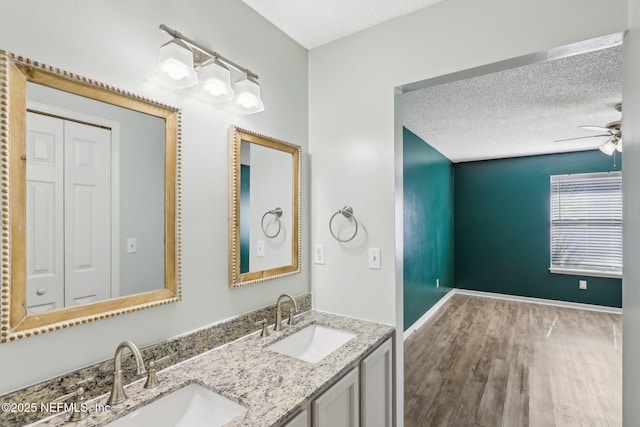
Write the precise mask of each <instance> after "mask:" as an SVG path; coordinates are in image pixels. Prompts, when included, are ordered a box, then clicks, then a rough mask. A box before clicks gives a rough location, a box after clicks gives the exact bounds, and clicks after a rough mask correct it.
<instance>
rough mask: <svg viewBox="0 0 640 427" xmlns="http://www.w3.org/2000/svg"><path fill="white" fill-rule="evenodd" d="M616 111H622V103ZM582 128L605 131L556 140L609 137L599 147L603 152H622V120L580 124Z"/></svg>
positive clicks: (617, 106) (617, 105)
mask: <svg viewBox="0 0 640 427" xmlns="http://www.w3.org/2000/svg"><path fill="white" fill-rule="evenodd" d="M615 109H616V111H618V112H622V104H616V106H615ZM580 127H581V128H582V129H587V130H593V131H596V132H604V133H601V134H599V135H589V136H580V137H577V138H567V139H559V140H557V141H555V142H562V141H572V140H576V139H585V138H601V137H605V136H606V137H608V138H609V139H607V141H606V142H605V143H604V144H602V145H601V146H600V147H598V149H599V150H600V151H602V152H603V153H605V154H607V155H609V156H611V155H612V154H613V152H614V151H616V150H617V151H618V152H622V121H620V120H616V121H615V122H611V123H608V124H606V125H605V126H580Z"/></svg>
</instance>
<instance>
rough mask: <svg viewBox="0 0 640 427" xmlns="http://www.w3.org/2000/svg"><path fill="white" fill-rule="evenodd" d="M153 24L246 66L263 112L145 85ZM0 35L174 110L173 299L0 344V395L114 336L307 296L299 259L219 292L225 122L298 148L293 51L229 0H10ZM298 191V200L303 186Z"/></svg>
mask: <svg viewBox="0 0 640 427" xmlns="http://www.w3.org/2000/svg"><path fill="white" fill-rule="evenodd" d="M160 24H166V25H169V26H171V27H173V28H175V29H177V30H179V31H181V32H182V33H184V34H185V35H187V36H188V37H190V38H193V39H195V40H197V41H198V42H200V43H201V44H203V45H204V46H207V47H209V48H211V49H213V50H216V51H218V52H220V53H221V54H223V55H225V56H227V57H229V58H230V59H232V60H233V61H235V62H238V63H240V64H242V65H243V66H246V67H248V68H250V69H251V70H254V71H255V72H256V73H258V74H259V75H260V80H259V81H260V84H261V86H262V95H263V100H264V103H265V111H264V112H262V113H259V114H255V115H252V116H241V115H237V114H233V113H230V112H227V111H225V110H223V109H221V108H220V107H219V106H215V105H208V104H206V103H204V102H202V101H200V100H198V99H196V98H195V97H193V96H191V95H189V92H188V91H178V90H172V89H165V88H163V87H160V86H158V85H156V84H154V83H153V82H152V81H151V76H152V74H153V70H154V67H155V65H156V63H157V58H158V51H159V48H160V46H161V45H162V44H163V43H165V42H167V41H168V40H169V37H168V36H167V35H166V34H164V33H162V32H160V31H159V30H158V26H159V25H160ZM0 40H2V46H1V47H0V48H2V49H4V50H7V51H10V52H15V53H17V54H19V55H22V56H25V57H28V58H32V59H34V60H38V61H40V62H42V63H45V64H49V65H52V66H55V67H58V68H61V69H65V70H68V71H72V72H74V73H77V74H80V75H84V76H87V77H90V78H92V79H94V80H98V81H102V82H105V83H108V84H110V85H113V86H116V87H119V88H122V89H124V90H127V91H130V92H133V93H137V94H139V95H142V96H144V97H147V98H150V99H153V100H156V101H159V102H162V103H164V104H168V105H173V106H175V107H179V108H181V109H182V132H181V134H182V224H183V225H182V243H183V244H182V254H183V256H182V266H183V269H182V272H183V294H182V295H183V297H182V301H181V302H179V303H176V304H170V305H165V306H161V307H156V308H153V309H148V310H143V311H138V312H135V313H130V314H126V315H123V316H118V317H114V318H109V319H103V320H99V321H96V322H91V323H88V324H84V325H80V326H75V327H72V328H66V329H63V330H59V331H55V332H51V333H46V334H44V335H38V336H33V337H30V338H27V339H23V340H19V341H14V342H10V343H6V344H2V345H0V378H2V381H1V382H0V394H3V393H5V392H8V391H11V390H14V389H17V388H21V387H24V386H26V385H29V384H32V383H35V382H38V381H41V380H43V379H45V378H50V377H53V376H55V375H58V374H62V373H64V372H68V371H71V370H75V369H78V368H80V367H82V366H85V365H87V364H90V363H94V362H97V361H100V360H104V359H108V358H110V357H112V356H113V352H114V351H115V348H116V346H117V345H118V343H119V342H121V341H122V340H123V339H130V340H132V341H133V342H135V343H136V344H138V345H139V346H145V345H148V344H151V343H156V342H159V341H161V340H163V339H165V338H167V337H171V336H175V335H178V334H182V333H185V332H187V331H191V330H193V329H196V328H199V327H202V326H204V325H208V324H211V323H214V322H218V321H221V320H223V319H227V318H229V317H233V316H235V315H238V314H240V313H245V312H248V311H251V310H254V309H257V308H260V307H264V306H266V305H269V304H273V303H275V301H276V298H277V297H278V295H279V294H281V293H283V292H289V293H292V294H294V295H300V294H304V293H307V292H308V291H309V270H308V265H309V264H308V262H307V259H308V258H304V259H303V264H302V266H303V267H302V273H301V274H297V275H293V276H288V277H286V278H283V279H278V280H274V281H271V282H267V283H264V284H259V285H253V286H247V287H244V288H241V289H230V288H229V287H228V222H227V220H228V200H229V182H228V166H229V165H228V159H229V126H230V125H231V124H235V125H238V126H240V127H243V128H246V129H249V130H252V131H255V132H257V133H261V134H264V135H268V136H271V137H274V138H277V139H282V140H284V141H289V142H291V143H294V144H298V145H301V146H302V147H303V152H307V151H306V148H307V147H308V142H307V137H308V98H307V86H308V85H307V81H308V65H307V57H308V52H307V51H306V50H305V49H303V48H302V47H301V46H300V45H298V44H296V43H295V42H293V41H292V40H291V39H290V38H289V37H287V36H285V35H284V34H283V33H282V32H280V31H279V30H277V29H275V28H274V27H273V26H272V25H271V24H270V23H268V22H267V21H266V20H265V19H263V18H262V17H260V16H258V15H257V14H255V13H254V12H253V11H252V10H250V9H249V8H248V7H247V6H245V5H244V4H243V3H242V2H239V1H236V0H216V1H215V2H211V1H205V0H189V1H188V2H180V3H179V2H173V1H168V0H159V1H152V0H140V1H135V2H131V1H126V0H112V1H108V2H105V1H101V0H86V1H82V2H77V1H75V0H59V1H56V2H51V1H48V0H32V1H28V2H13V3H12V4H11V6H10V7H5V8H3V11H2V13H1V14H0ZM234 77H239V76H234ZM307 173H308V168H307V165H306V159H303V174H307ZM303 182H308V179H303ZM303 194H304V196H303V206H308V204H306V203H304V202H305V198H306V197H307V194H308V188H306V187H303ZM303 218H309V215H308V212H306V213H304V212H303ZM308 235H309V233H308V224H307V223H306V222H304V223H303V230H302V236H308ZM303 245H305V246H306V241H303ZM305 257H306V253H305ZM43 354H46V355H47V357H46V360H45V359H43V357H42V355H43Z"/></svg>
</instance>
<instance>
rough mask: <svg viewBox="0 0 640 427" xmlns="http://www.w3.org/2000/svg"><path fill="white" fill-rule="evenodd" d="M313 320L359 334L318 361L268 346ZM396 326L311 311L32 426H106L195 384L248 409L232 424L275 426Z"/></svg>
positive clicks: (311, 322) (317, 393) (352, 364)
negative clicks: (117, 396)
mask: <svg viewBox="0 0 640 427" xmlns="http://www.w3.org/2000/svg"><path fill="white" fill-rule="evenodd" d="M313 323H316V324H318V325H324V326H329V327H332V328H336V329H342V330H345V331H349V332H353V333H355V334H357V336H356V337H355V338H353V339H351V340H350V341H348V342H347V343H346V344H344V345H343V346H341V347H340V348H338V349H337V350H336V351H334V352H333V353H331V354H329V355H328V356H326V357H325V358H323V359H322V360H320V362H318V363H315V364H312V363H308V362H304V361H302V360H298V359H294V358H291V357H289V356H285V355H282V354H279V353H275V352H272V351H269V350H267V349H266V348H265V347H266V346H268V345H270V344H272V343H274V342H276V341H279V340H280V339H282V338H284V337H286V336H288V335H290V334H292V333H294V332H296V331H298V330H300V329H303V328H304V327H306V326H308V325H310V324H313ZM393 330H394V329H393V327H391V326H388V325H382V324H378V323H372V322H367V321H363V320H357V319H352V318H347V317H342V316H337V315H333V314H328V313H322V312H317V311H308V312H305V313H302V314H300V315H298V316H296V325H294V326H293V327H288V326H285V327H284V330H283V331H282V332H272V333H271V336H269V337H265V338H262V337H260V334H259V332H255V333H252V334H249V335H247V336H245V337H242V338H240V339H237V340H235V341H232V342H230V343H228V344H226V345H223V346H221V347H218V348H215V349H213V350H210V351H207V352H206V353H202V354H200V355H198V356H195V357H193V358H191V359H188V360H186V361H184V362H181V363H179V364H176V365H173V366H171V367H169V368H167V369H165V370H162V371H159V372H158V379H159V380H160V386H158V387H157V388H155V389H151V390H147V389H145V388H143V385H144V381H145V379H144V378H142V379H140V380H137V381H135V382H133V383H131V384H129V385H127V386H126V387H125V391H126V393H127V396H128V399H127V400H126V401H125V402H124V403H122V404H120V405H118V406H115V407H113V408H111V409H110V410H109V411H108V412H101V413H96V412H94V408H95V407H96V406H100V405H104V404H105V402H106V400H107V395H103V396H100V397H98V398H96V399H93V400H91V401H89V402H88V405H87V406H88V407H89V410H90V414H89V417H88V418H86V419H85V420H83V421H80V422H77V423H73V424H67V420H68V418H69V414H62V415H58V416H55V417H52V418H48V419H45V420H42V421H40V422H38V423H36V424H33V426H39V427H40V426H64V425H65V424H67V425H73V426H74V427H89V426H102V425H105V424H107V423H109V422H112V421H114V420H116V419H117V418H120V417H121V416H123V415H125V414H126V413H128V412H131V411H132V410H133V409H135V408H138V407H140V406H143V405H145V404H149V403H151V402H153V401H154V400H156V399H158V398H160V397H162V396H164V395H166V394H168V393H171V392H172V391H175V390H178V389H180V388H182V387H184V386H186V385H188V384H191V383H194V382H195V383H197V384H200V385H202V386H204V387H206V388H208V389H210V390H213V391H215V392H217V393H218V394H220V395H222V396H224V397H226V398H228V399H230V400H233V401H235V402H238V403H240V404H241V405H243V406H245V407H246V408H247V412H246V413H245V414H244V415H242V416H240V417H238V418H236V419H234V420H233V421H231V422H230V423H229V424H227V425H228V426H251V427H261V426H265V427H267V426H277V425H280V424H281V423H282V422H283V421H285V420H286V419H287V418H288V417H289V416H290V415H293V414H295V412H297V411H298V410H299V409H300V408H301V407H302V406H303V405H305V404H306V403H307V402H309V401H311V400H313V399H314V398H315V397H316V396H318V395H319V394H320V393H321V392H322V391H324V389H325V387H326V386H328V385H329V384H331V383H332V382H334V381H335V380H337V379H338V378H340V377H341V376H342V375H344V374H345V373H347V372H348V371H349V370H350V369H351V368H353V367H354V366H356V364H357V363H358V361H359V359H360V358H361V357H362V356H364V355H366V354H367V353H369V352H370V351H371V350H373V349H374V348H375V347H377V346H378V345H379V344H381V343H382V342H384V341H385V340H386V339H387V338H389V337H390V336H391V335H392V334H393Z"/></svg>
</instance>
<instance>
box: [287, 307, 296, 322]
mask: <svg viewBox="0 0 640 427" xmlns="http://www.w3.org/2000/svg"><path fill="white" fill-rule="evenodd" d="M295 314H296V312H295V310H294V309H293V307H292V308H291V310H289V320H288V321H287V323H288V324H289V326H293V325H295V324H296V318H295Z"/></svg>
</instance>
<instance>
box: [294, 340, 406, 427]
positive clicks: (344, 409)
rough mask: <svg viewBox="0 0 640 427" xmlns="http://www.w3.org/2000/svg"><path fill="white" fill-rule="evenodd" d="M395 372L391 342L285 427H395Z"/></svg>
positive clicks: (370, 356)
mask: <svg viewBox="0 0 640 427" xmlns="http://www.w3.org/2000/svg"><path fill="white" fill-rule="evenodd" d="M392 369H393V346H392V339H391V338H389V339H388V340H387V341H385V342H384V343H383V344H381V345H380V346H379V347H378V348H376V349H375V350H374V351H373V352H372V353H371V354H369V355H368V356H367V357H365V358H363V359H362V360H360V363H359V364H358V366H356V367H355V368H353V369H352V370H351V371H349V372H348V373H347V374H346V375H344V376H343V377H342V378H340V379H339V380H338V381H337V382H335V383H334V384H333V385H332V386H331V387H329V388H328V389H327V390H326V391H325V392H324V393H322V394H321V395H320V396H319V397H318V398H316V399H315V400H313V401H312V402H311V406H310V407H309V406H306V407H305V408H304V409H303V410H302V411H301V412H299V413H298V414H296V416H295V417H293V418H291V419H290V420H289V421H288V422H287V423H286V424H285V427H360V426H362V427H392V426H393V425H394V424H393V400H392V399H393V371H392Z"/></svg>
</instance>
